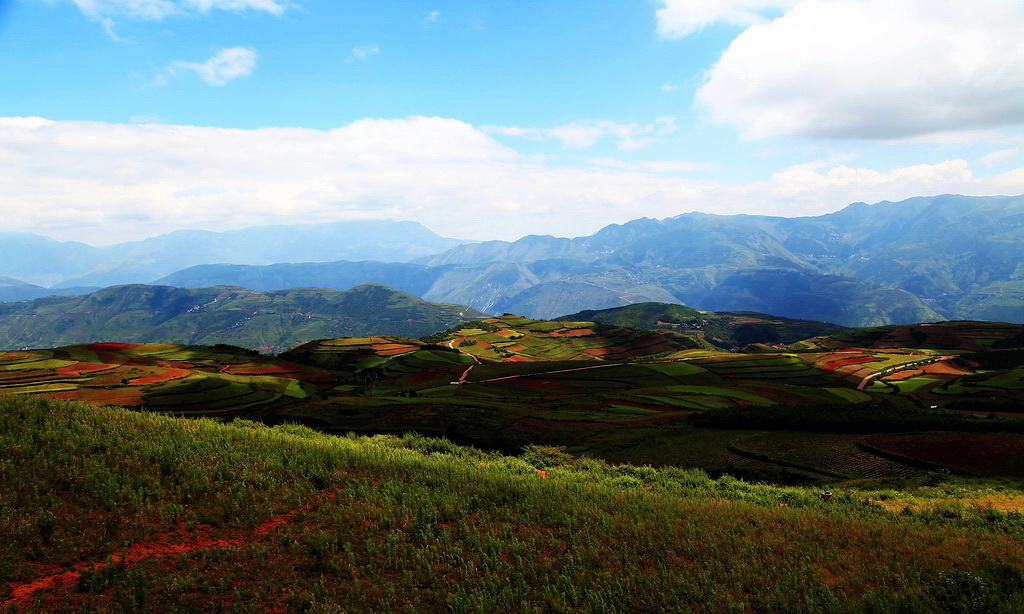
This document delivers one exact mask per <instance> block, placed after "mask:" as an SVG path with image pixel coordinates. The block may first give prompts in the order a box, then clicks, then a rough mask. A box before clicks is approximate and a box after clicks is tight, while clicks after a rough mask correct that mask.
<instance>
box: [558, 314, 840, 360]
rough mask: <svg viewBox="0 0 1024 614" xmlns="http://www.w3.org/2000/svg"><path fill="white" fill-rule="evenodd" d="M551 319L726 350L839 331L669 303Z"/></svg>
mask: <svg viewBox="0 0 1024 614" xmlns="http://www.w3.org/2000/svg"><path fill="white" fill-rule="evenodd" d="M555 319H556V320H567V321H579V320H593V321H595V322H602V323H604V324H613V325H615V326H625V327H630V328H646V329H652V330H653V329H667V330H673V331H676V332H680V333H683V334H686V335H690V336H695V337H699V338H702V339H705V340H706V341H708V342H710V343H712V344H714V345H716V346H718V347H723V348H726V349H729V348H741V347H743V346H746V345H750V344H752V343H763V344H769V345H779V344H781V345H787V344H790V343H795V342H797V341H802V340H804V339H808V338H810V337H815V336H819V335H823V334H829V333H833V332H836V331H839V330H842V327H840V326H837V325H835V324H829V323H828V322H814V321H808V320H797V319H793V318H784V317H779V316H773V315H768V314H764V313H758V312H755V311H734V312H714V311H698V310H696V309H692V308H690V307H687V306H686V305H677V304H672V303H637V304H634V305H626V306H624V307H613V308H611V309H589V310H586V311H580V312H578V313H574V314H571V315H567V316H562V317H560V318H555Z"/></svg>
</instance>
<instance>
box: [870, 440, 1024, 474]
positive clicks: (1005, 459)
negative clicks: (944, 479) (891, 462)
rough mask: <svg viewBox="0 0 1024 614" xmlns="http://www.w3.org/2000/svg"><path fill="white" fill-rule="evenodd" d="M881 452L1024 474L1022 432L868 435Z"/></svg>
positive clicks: (979, 469) (982, 470)
mask: <svg viewBox="0 0 1024 614" xmlns="http://www.w3.org/2000/svg"><path fill="white" fill-rule="evenodd" d="M868 443H869V444H871V445H872V446H874V447H876V448H878V449H879V450H881V451H883V452H889V453H891V454H898V455H900V456H906V457H910V458H916V459H920V460H923V461H927V462H929V463H936V464H939V465H945V466H947V467H952V468H954V469H958V470H962V471H968V472H970V473H975V474H978V475H986V476H1005V477H1016V478H1024V435H1021V434H1007V433H920V434H912V435H883V436H877V437H872V438H870V439H868Z"/></svg>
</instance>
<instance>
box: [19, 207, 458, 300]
mask: <svg viewBox="0 0 1024 614" xmlns="http://www.w3.org/2000/svg"><path fill="white" fill-rule="evenodd" d="M465 243H468V241H464V240H461V239H449V238H446V237H442V236H439V235H437V234H435V233H433V232H431V231H430V230H428V229H427V228H425V227H424V226H422V225H420V224H418V223H416V222H396V221H394V220H357V221H350V222H332V223H325V224H294V225H281V226H257V227H253V228H246V229H243V230H233V231H228V232H210V231H206V230H179V231H175V232H172V233H169V234H164V235H159V236H156V237H151V238H149V239H145V240H143V241H131V242H127V243H118V244H116V245H109V246H106V247H94V246H91V245H86V244H85V243H77V242H74V241H67V242H61V241H55V240H53V239H49V238H46V237H41V236H38V235H33V234H27V233H0V275H5V276H9V277H11V278H15V279H16V280H20V281H21V282H28V283H31V284H39V285H45V286H53V287H56V288H61V289H65V288H74V287H76V286H95V287H103V286H111V285H118V284H127V283H146V282H150V281H152V280H154V279H157V278H158V277H163V276H164V275H167V274H169V273H172V272H174V271H178V270H180V269H183V268H186V267H190V266H193V265H197V264H209V263H217V262H230V263H234V264H272V263H277V262H320V261H329V260H340V259H349V260H380V261H384V262H403V261H407V260H411V259H413V258H417V257H421V256H426V255H429V254H434V253H437V252H441V251H444V250H447V249H450V248H452V247H456V246H458V245H462V244H465ZM360 283H361V282H360ZM353 285H354V284H353ZM290 287H293V286H290ZM348 287H351V286H347V287H346V288H339V289H342V290H344V289H347V288H348ZM51 294H52V293H51ZM8 296H9V295H0V298H2V299H4V300H11V299H9V298H7V297H8ZM15 300H16V299H15Z"/></svg>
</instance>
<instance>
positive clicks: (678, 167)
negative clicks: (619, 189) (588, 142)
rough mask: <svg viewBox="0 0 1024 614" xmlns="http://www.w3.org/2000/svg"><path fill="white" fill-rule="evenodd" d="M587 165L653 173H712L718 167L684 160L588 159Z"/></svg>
mask: <svg viewBox="0 0 1024 614" xmlns="http://www.w3.org/2000/svg"><path fill="white" fill-rule="evenodd" d="M587 164H593V165H595V166H608V167H611V168H621V169H626V170H631V171H651V172H654V173H683V172H692V171H713V170H717V169H718V166H716V165H714V164H706V163H702V162H688V161H686V160H641V161H639V162H626V161H625V160H619V159H617V158H590V159H589V160H587Z"/></svg>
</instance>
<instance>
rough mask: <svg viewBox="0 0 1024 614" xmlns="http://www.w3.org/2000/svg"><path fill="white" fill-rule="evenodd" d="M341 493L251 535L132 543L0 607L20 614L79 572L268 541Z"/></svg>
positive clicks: (17, 591)
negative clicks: (46, 591) (38, 595)
mask: <svg viewBox="0 0 1024 614" xmlns="http://www.w3.org/2000/svg"><path fill="white" fill-rule="evenodd" d="M339 492H341V490H340V489H339V490H335V491H331V492H329V493H326V494H324V495H323V496H321V497H319V498H317V499H316V500H315V501H314V502H312V503H307V504H306V505H303V506H302V507H299V508H296V509H294V510H291V511H289V512H285V513H284V514H278V515H277V516H274V517H273V518H271V519H270V520H267V521H266V522H263V523H261V524H259V525H257V526H256V527H255V528H254V529H253V530H252V531H251V532H249V533H246V534H243V535H237V536H234V537H227V538H224V537H214V536H213V535H211V533H210V529H211V528H212V527H210V526H209V525H198V526H196V527H195V528H194V529H192V530H185V529H183V528H179V529H176V530H174V531H167V532H164V533H161V534H160V535H158V536H157V537H156V539H153V540H151V541H145V542H137V543H134V544H132V545H130V546H128V547H127V548H125V549H124V550H121V551H120V552H114V553H112V554H111V555H110V556H109V557H107V558H105V559H104V560H102V561H97V562H88V563H79V564H78V565H75V566H74V567H72V569H71V570H69V571H65V572H62V573H58V574H52V575H48V576H40V577H38V578H34V579H32V580H28V581H26V582H19V583H16V584H12V585H11V594H10V596H9V597H8V598H7V599H6V600H4V602H3V603H2V604H0V606H2V607H3V608H5V609H6V608H12V607H13V608H15V610H16V611H22V610H21V608H23V607H24V606H25V605H27V604H28V603H29V602H30V601H31V600H32V595H33V594H34V593H35V592H36V591H39V590H44V589H69V588H71V587H73V586H75V585H76V584H78V581H79V580H80V579H81V578H82V573H84V572H87V571H97V570H99V569H102V568H104V567H106V566H107V565H109V564H111V563H113V564H125V565H130V564H132V563H138V562H139V561H143V560H145V559H149V558H158V559H159V558H169V557H173V556H177V555H180V554H185V553H187V552H195V551H197V550H207V549H210V548H238V547H241V546H244V545H246V544H252V543H257V542H260V541H262V540H265V539H266V538H267V535H268V534H269V533H270V532H272V531H273V530H275V529H277V528H278V527H280V526H281V525H282V524H285V523H287V522H288V521H290V520H291V518H292V516H294V515H295V514H297V513H299V512H300V511H309V510H311V509H313V507H315V506H316V505H319V504H321V503H324V502H326V501H330V500H331V499H334V498H335V497H336V496H337V495H338V493H339Z"/></svg>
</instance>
